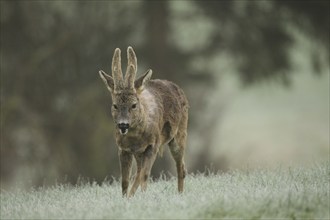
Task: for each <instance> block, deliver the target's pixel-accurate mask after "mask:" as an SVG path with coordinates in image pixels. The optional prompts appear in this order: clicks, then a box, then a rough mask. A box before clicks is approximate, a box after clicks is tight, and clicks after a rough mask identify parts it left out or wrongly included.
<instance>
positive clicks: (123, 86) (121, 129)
mask: <svg viewBox="0 0 330 220" xmlns="http://www.w3.org/2000/svg"><path fill="white" fill-rule="evenodd" d="M127 59H128V66H127V70H126V74H125V76H123V73H122V70H121V55H120V49H119V48H117V49H116V50H115V52H114V55H113V58H112V76H110V75H108V74H106V73H105V72H104V71H102V70H100V71H99V74H100V77H101V78H102V80H103V81H104V83H105V84H106V86H107V88H108V89H109V91H110V93H111V97H112V108H111V113H112V117H113V120H114V123H115V124H116V127H117V128H116V133H115V139H116V143H117V145H118V147H119V158H120V168H121V178H122V180H121V181H122V183H121V184H122V193H123V196H129V197H130V196H133V195H134V193H135V192H136V190H137V188H138V187H139V185H140V184H141V189H142V191H145V190H146V188H147V181H148V178H149V175H150V170H151V168H152V165H153V163H154V161H155V159H156V156H157V153H160V154H161V153H162V146H163V145H165V144H168V145H169V147H170V151H171V154H172V156H173V158H174V160H175V163H176V168H177V175H178V191H179V192H182V191H183V181H184V178H185V175H186V169H185V164H184V159H183V157H184V150H185V145H186V138H187V123H188V100H187V98H186V96H185V94H184V93H183V91H182V89H180V87H179V86H177V85H176V84H174V83H172V82H170V81H167V80H159V79H155V80H151V79H150V78H151V74H152V71H151V70H148V71H147V72H146V73H144V74H143V75H142V76H141V77H139V78H138V79H137V80H135V76H136V72H137V59H136V55H135V53H134V50H133V48H132V47H128V48H127ZM133 157H134V158H135V160H136V165H137V171H136V176H135V179H134V183H133V186H132V188H131V190H130V191H129V194H127V191H128V185H129V180H130V172H131V167H132V160H133Z"/></svg>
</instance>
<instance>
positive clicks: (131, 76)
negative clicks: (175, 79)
mask: <svg viewBox="0 0 330 220" xmlns="http://www.w3.org/2000/svg"><path fill="white" fill-rule="evenodd" d="M120 54H121V51H120V49H119V48H116V50H115V52H114V55H113V58H112V76H110V75H108V74H107V73H105V72H104V71H103V70H100V71H99V74H100V77H101V78H102V80H103V81H104V83H105V85H106V86H107V88H108V90H109V91H110V93H111V97H112V108H111V113H112V117H113V119H114V122H115V123H116V125H117V126H118V128H119V131H120V133H121V134H122V135H125V134H127V132H128V130H129V128H133V127H135V126H136V125H137V124H138V123H139V122H141V121H142V120H143V116H144V114H143V106H142V105H141V103H140V101H139V95H140V94H141V93H142V91H143V90H144V88H145V85H146V84H147V83H148V81H149V80H150V78H151V75H152V70H150V69H149V70H148V71H147V72H146V73H144V74H143V75H142V76H141V77H139V78H138V79H137V80H135V77H136V73H137V58H136V55H135V52H134V50H133V48H132V47H128V48H127V60H128V64H127V69H126V74H125V76H123V73H122V69H121V55H120Z"/></svg>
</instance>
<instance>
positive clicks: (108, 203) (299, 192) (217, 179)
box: [1, 162, 330, 219]
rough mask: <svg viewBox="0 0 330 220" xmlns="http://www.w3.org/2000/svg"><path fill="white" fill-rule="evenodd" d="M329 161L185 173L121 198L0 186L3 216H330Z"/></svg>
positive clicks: (108, 188)
mask: <svg viewBox="0 0 330 220" xmlns="http://www.w3.org/2000/svg"><path fill="white" fill-rule="evenodd" d="M329 177H330V173H329V162H325V163H318V164H314V165H312V166H306V167H295V168H284V167H277V168H276V169H272V170H266V169H256V170H254V171H234V172H230V173H225V174H215V173H211V174H210V173H208V175H204V174H197V175H188V176H187V178H186V187H185V192H184V193H183V194H182V195H179V194H178V193H177V191H176V179H174V178H173V179H171V180H166V181H165V180H159V181H155V182H152V183H150V184H149V186H148V189H147V191H146V192H145V193H142V192H140V191H138V193H137V194H136V196H135V197H133V198H131V199H126V198H122V196H121V193H120V191H121V190H120V184H119V182H115V183H114V184H111V185H110V184H108V183H106V182H105V183H104V184H102V185H97V184H80V185H79V186H70V185H57V186H54V187H50V188H40V189H34V190H28V191H26V190H19V189H16V190H15V191H3V190H2V191H1V219H22V218H24V219H60V218H61V219H63V218H64V219H119V218H124V219H129V218H132V219H142V218H143V219H144V218H156V219H179V218H185V219H187V218H253V219H258V218H289V219H295V218H307V219H319V218H323V219H329V217H330V216H329V205H330V204H329Z"/></svg>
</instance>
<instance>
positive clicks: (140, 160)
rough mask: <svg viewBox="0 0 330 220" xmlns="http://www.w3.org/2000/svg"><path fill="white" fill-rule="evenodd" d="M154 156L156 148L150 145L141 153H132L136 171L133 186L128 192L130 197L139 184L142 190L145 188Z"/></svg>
mask: <svg viewBox="0 0 330 220" xmlns="http://www.w3.org/2000/svg"><path fill="white" fill-rule="evenodd" d="M156 156H157V151H156V148H154V147H153V146H152V145H149V146H148V147H147V148H146V150H145V151H144V152H143V153H140V154H136V155H134V157H135V160H136V164H137V171H136V176H135V179H134V183H133V186H132V188H131V191H130V193H129V196H130V197H131V196H133V195H134V194H135V192H136V190H137V189H138V187H139V185H140V184H141V189H142V191H145V190H146V188H147V182H148V179H149V175H150V170H151V168H152V165H153V164H154V162H155V159H156Z"/></svg>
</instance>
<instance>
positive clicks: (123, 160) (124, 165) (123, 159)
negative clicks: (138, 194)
mask: <svg viewBox="0 0 330 220" xmlns="http://www.w3.org/2000/svg"><path fill="white" fill-rule="evenodd" d="M119 159H120V169H121V188H122V193H123V196H126V195H127V189H128V185H129V178H130V173H131V167H132V160H133V155H132V154H131V153H129V152H126V151H123V150H119Z"/></svg>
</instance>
